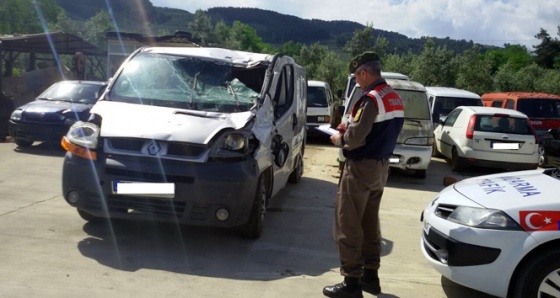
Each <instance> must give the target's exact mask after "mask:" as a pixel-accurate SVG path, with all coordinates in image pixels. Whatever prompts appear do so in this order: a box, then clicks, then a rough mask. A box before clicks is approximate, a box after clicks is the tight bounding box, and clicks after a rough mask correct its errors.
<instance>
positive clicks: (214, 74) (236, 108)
mask: <svg viewBox="0 0 560 298" xmlns="http://www.w3.org/2000/svg"><path fill="white" fill-rule="evenodd" d="M264 74H265V68H263V67H256V68H245V67H236V66H234V65H232V64H229V63H226V62H222V61H216V60H206V59H202V58H199V57H185V56H173V55H161V54H151V53H139V54H138V55H136V56H135V57H134V58H133V59H132V60H130V61H128V64H127V65H126V66H125V67H124V69H123V71H122V73H120V74H119V75H118V77H117V78H116V79H115V82H114V84H113V86H112V89H111V92H110V93H109V95H108V98H107V100H111V101H120V102H130V103H137V104H143V105H154V106H163V107H174V108H180V109H190V110H200V111H210V112H225V113H232V112H244V111H247V110H249V109H251V108H252V107H253V106H254V105H255V103H256V101H257V98H258V95H259V92H260V90H261V87H262V82H263V81H264V79H263V78H264Z"/></svg>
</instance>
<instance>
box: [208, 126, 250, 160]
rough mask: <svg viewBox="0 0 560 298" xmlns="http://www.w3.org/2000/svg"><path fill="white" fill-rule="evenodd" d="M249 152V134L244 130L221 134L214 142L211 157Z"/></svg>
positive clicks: (237, 155)
mask: <svg viewBox="0 0 560 298" xmlns="http://www.w3.org/2000/svg"><path fill="white" fill-rule="evenodd" d="M248 152H249V135H248V133H244V132H238V131H236V132H228V133H225V134H222V135H221V136H220V137H219V138H218V139H217V141H216V142H215V143H214V146H213V148H212V151H211V153H210V156H211V157H219V158H224V157H241V156H244V155H247V154H248Z"/></svg>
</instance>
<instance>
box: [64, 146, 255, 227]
mask: <svg viewBox="0 0 560 298" xmlns="http://www.w3.org/2000/svg"><path fill="white" fill-rule="evenodd" d="M258 179H259V173H258V165H257V162H256V161H255V160H254V159H253V158H250V157H249V158H246V159H243V160H236V161H228V162H226V161H209V162H206V163H194V162H186V161H177V160H167V159H159V158H152V157H136V156H112V155H104V154H99V155H98V159H97V161H91V160H86V159H83V158H80V157H77V156H75V155H72V154H71V153H66V156H65V158H64V163H63V173H62V190H63V196H64V199H65V200H66V201H67V202H68V203H69V204H70V205H72V206H74V207H76V208H78V209H80V210H82V211H85V212H87V213H90V214H92V215H94V216H97V217H106V218H121V219H139V220H154V221H163V222H173V223H182V224H186V225H194V226H212V227H224V228H231V227H236V226H240V225H243V224H245V223H247V221H248V219H249V216H250V213H251V210H252V206H253V202H254V200H255V194H256V190H257V183H258ZM117 181H119V182H122V181H126V182H156V183H163V182H165V183H173V185H174V195H172V197H171V198H165V197H158V196H147V195H122V194H116V193H115V189H114V183H115V182H117ZM71 193H72V194H73V195H74V197H73V198H70V194H71ZM76 194H78V199H77V200H76V197H75V196H76ZM224 209H225V210H227V212H229V217H228V218H227V219H226V220H223V218H222V220H219V219H218V216H217V212H218V211H219V210H220V211H221V214H222V215H223V214H224V212H223V210H224Z"/></svg>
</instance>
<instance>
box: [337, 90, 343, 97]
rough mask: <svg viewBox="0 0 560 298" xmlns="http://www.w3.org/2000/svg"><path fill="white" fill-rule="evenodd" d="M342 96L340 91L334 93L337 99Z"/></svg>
mask: <svg viewBox="0 0 560 298" xmlns="http://www.w3.org/2000/svg"><path fill="white" fill-rule="evenodd" d="M342 95H343V93H342V90H338V91H336V96H338V98H342Z"/></svg>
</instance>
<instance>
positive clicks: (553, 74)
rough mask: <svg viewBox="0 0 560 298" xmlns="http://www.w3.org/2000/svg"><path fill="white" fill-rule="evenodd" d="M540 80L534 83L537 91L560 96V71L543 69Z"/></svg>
mask: <svg viewBox="0 0 560 298" xmlns="http://www.w3.org/2000/svg"><path fill="white" fill-rule="evenodd" d="M541 73H542V75H541V79H540V80H539V81H538V82H537V83H536V88H537V90H540V91H542V92H546V93H552V94H556V95H560V84H558V82H560V70H558V69H543V70H542V72H541Z"/></svg>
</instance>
